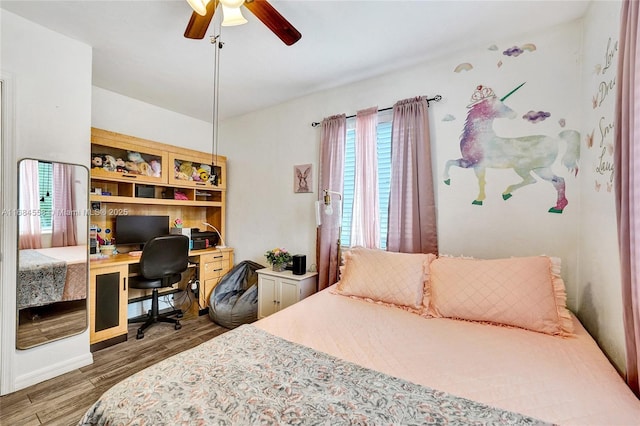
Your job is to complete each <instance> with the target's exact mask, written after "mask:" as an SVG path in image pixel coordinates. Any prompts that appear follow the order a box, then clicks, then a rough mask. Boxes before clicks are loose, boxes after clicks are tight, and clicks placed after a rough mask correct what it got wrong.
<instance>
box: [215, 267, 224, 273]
mask: <svg viewBox="0 0 640 426" xmlns="http://www.w3.org/2000/svg"><path fill="white" fill-rule="evenodd" d="M223 269H224V268H220V269H214V270H213V272H220V271H222V270H223Z"/></svg>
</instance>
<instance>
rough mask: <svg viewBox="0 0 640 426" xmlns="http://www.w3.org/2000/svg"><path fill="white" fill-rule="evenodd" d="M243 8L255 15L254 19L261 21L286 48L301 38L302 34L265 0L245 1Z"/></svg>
mask: <svg viewBox="0 0 640 426" xmlns="http://www.w3.org/2000/svg"><path fill="white" fill-rule="evenodd" d="M244 6H245V7H246V8H247V9H249V10H250V11H251V12H252V13H253V14H254V15H256V18H258V19H259V20H261V21H262V23H263V24H265V25H266V26H267V28H269V29H270V30H271V31H273V33H274V34H275V35H277V36H278V38H280V40H282V41H283V42H284V44H286V45H287V46H291V45H292V44H293V43H295V42H296V41H298V40H300V38H302V34H300V32H299V31H298V30H296V29H295V28H294V26H293V25H291V23H290V22H289V21H287V20H286V19H285V18H284V16H282V15H280V13H279V12H278V11H277V10H276V9H274V7H273V6H271V4H269V2H267V0H247V1H245V3H244Z"/></svg>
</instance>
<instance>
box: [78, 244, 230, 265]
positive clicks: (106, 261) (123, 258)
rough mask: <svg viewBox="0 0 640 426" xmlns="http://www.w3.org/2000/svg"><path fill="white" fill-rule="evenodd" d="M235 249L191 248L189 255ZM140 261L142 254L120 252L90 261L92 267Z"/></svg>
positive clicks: (129, 263)
mask: <svg viewBox="0 0 640 426" xmlns="http://www.w3.org/2000/svg"><path fill="white" fill-rule="evenodd" d="M227 251H233V249H232V248H230V247H225V248H207V249H202V250H190V251H189V256H201V255H203V254H212V253H218V252H227ZM139 262H140V256H129V254H127V253H120V254H116V255H113V256H106V257H100V258H92V259H90V262H89V267H90V268H105V267H108V266H116V265H131V264H135V263H139Z"/></svg>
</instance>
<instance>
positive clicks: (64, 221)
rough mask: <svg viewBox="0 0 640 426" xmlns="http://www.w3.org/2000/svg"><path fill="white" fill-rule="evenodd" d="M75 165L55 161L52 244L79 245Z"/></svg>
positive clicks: (59, 245)
mask: <svg viewBox="0 0 640 426" xmlns="http://www.w3.org/2000/svg"><path fill="white" fill-rule="evenodd" d="M73 170H74V166H72V165H70V164H60V163H53V197H52V200H53V203H52V204H53V205H52V209H53V211H52V214H53V216H52V218H51V245H52V246H53V247H66V246H75V245H77V240H78V238H77V234H76V232H77V231H76V230H77V227H76V216H77V210H76V203H75V198H76V194H75V191H74V179H75V176H74V172H73Z"/></svg>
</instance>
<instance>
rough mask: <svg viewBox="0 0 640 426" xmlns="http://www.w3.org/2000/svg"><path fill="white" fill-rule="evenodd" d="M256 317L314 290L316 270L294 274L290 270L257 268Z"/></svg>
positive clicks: (271, 311)
mask: <svg viewBox="0 0 640 426" xmlns="http://www.w3.org/2000/svg"><path fill="white" fill-rule="evenodd" d="M256 272H257V273H258V319H260V318H264V317H266V316H268V315H271V314H273V313H275V312H278V311H279V310H281V309H284V308H286V307H287V306H291V305H293V304H294V303H296V302H299V301H301V300H302V299H304V298H305V297H307V296H310V295H312V294H313V293H315V292H316V276H317V275H318V273H317V272H307V273H306V274H304V275H294V274H293V273H292V272H291V271H282V272H275V271H273V270H272V269H270V268H264V269H258V270H257V271H256Z"/></svg>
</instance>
